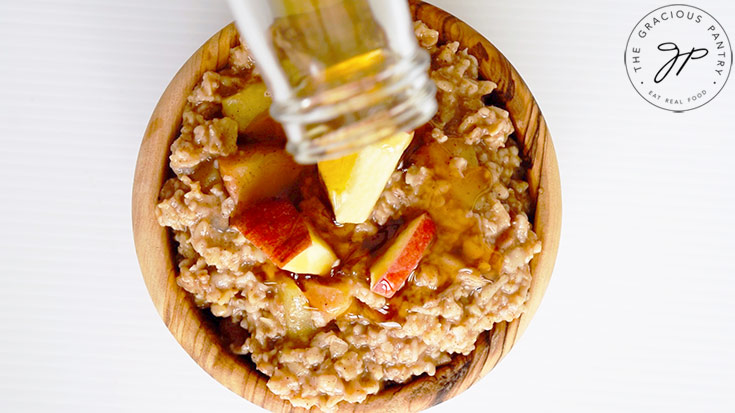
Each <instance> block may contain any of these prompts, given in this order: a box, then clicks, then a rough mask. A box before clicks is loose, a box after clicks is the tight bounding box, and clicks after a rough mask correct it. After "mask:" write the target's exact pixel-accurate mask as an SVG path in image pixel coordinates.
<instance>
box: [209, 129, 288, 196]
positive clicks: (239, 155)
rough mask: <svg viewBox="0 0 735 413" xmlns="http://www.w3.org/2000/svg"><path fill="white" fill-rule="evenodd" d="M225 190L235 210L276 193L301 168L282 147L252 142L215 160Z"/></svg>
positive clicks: (286, 185)
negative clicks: (235, 206) (232, 200)
mask: <svg viewBox="0 0 735 413" xmlns="http://www.w3.org/2000/svg"><path fill="white" fill-rule="evenodd" d="M217 163H218V164H219V171H220V174H221V175H222V181H223V183H224V185H225V189H226V190H227V193H229V194H230V196H231V197H232V198H234V199H235V200H236V201H237V209H238V210H239V209H242V208H244V207H247V206H248V205H249V204H251V203H253V202H254V201H258V200H260V199H263V198H269V197H272V196H275V195H278V194H279V193H280V192H282V191H284V190H285V189H287V188H288V187H290V186H291V185H293V184H294V182H296V179H297V178H298V176H299V173H300V172H301V170H302V167H301V166H300V165H298V164H297V163H296V162H294V161H293V158H292V157H291V155H289V154H288V153H286V151H284V150H283V149H282V148H281V147H279V146H276V145H268V144H262V143H255V144H252V145H247V146H245V147H244V148H242V149H240V150H238V151H237V152H235V153H233V154H232V155H229V156H226V157H224V158H219V159H218V160H217Z"/></svg>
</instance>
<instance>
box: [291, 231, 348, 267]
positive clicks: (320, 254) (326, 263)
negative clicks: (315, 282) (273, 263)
mask: <svg viewBox="0 0 735 413" xmlns="http://www.w3.org/2000/svg"><path fill="white" fill-rule="evenodd" d="M306 228H307V229H308V230H309V236H310V237H311V245H309V246H308V247H307V248H306V249H305V250H303V251H301V253H299V254H298V255H296V256H295V257H293V258H292V259H291V260H290V261H289V262H288V263H286V265H284V266H283V267H282V268H283V269H284V270H286V271H291V272H295V273H297V274H315V275H325V274H327V273H329V270H331V269H332V266H333V265H334V262H335V261H337V256H336V255H334V251H332V248H330V247H329V245H327V243H326V242H325V241H324V240H323V239H322V237H320V236H319V234H317V233H316V232H314V229H313V228H311V226H310V225H308V224H307V225H306Z"/></svg>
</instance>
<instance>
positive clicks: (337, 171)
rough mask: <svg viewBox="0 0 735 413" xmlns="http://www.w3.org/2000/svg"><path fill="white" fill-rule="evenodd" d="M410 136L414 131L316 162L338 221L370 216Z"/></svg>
mask: <svg viewBox="0 0 735 413" xmlns="http://www.w3.org/2000/svg"><path fill="white" fill-rule="evenodd" d="M412 138H413V132H411V133H404V132H401V133H398V134H396V135H393V136H391V137H389V138H387V139H385V140H382V141H380V142H377V143H374V144H372V145H369V146H367V147H365V148H363V149H361V150H360V151H359V152H356V153H353V154H350V155H347V156H344V157H342V158H338V159H333V160H328V161H322V162H319V174H320V175H321V177H322V180H323V181H324V184H325V185H326V187H327V194H328V195H329V200H330V201H331V203H332V209H333V210H334V217H335V219H336V220H337V222H340V223H353V224H359V223H362V222H365V220H367V219H368V218H369V217H370V214H371V213H372V211H373V207H374V206H375V203H376V202H377V201H378V198H379V197H380V194H381V193H382V192H383V189H385V184H386V183H387V182H388V179H389V178H390V176H391V174H392V173H393V171H395V169H396V166H397V165H398V161H399V160H400V159H401V155H402V154H403V151H405V150H406V148H407V147H408V145H409V144H410V143H411V139H412Z"/></svg>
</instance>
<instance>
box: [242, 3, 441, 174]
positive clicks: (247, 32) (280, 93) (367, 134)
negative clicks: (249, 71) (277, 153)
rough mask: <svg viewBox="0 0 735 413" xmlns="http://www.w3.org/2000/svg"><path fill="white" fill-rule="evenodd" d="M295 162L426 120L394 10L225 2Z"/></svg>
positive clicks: (431, 90)
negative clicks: (262, 82) (233, 16)
mask: <svg viewBox="0 0 735 413" xmlns="http://www.w3.org/2000/svg"><path fill="white" fill-rule="evenodd" d="M229 2H230V7H231V8H232V11H233V13H234V15H235V19H236V23H237V26H238V29H239V31H240V35H241V36H242V37H243V39H244V41H245V43H246V44H247V46H248V48H249V49H250V51H251V53H252V54H253V57H254V59H255V62H256V64H257V66H258V69H259V71H260V74H261V76H262V77H263V79H264V81H265V83H266V85H267V86H268V89H269V90H270V92H271V95H272V98H273V104H272V106H271V115H272V117H273V118H274V119H275V120H277V121H279V122H280V123H281V124H282V125H283V127H284V129H285V131H286V134H287V136H288V144H287V150H288V151H289V152H291V153H292V154H293V155H294V158H295V159H296V161H297V162H300V163H314V162H317V161H321V160H325V159H331V158H336V157H340V156H343V155H345V154H348V153H350V152H353V151H356V150H358V149H360V148H361V147H363V146H365V145H368V144H370V143H373V142H376V141H378V140H381V139H384V138H387V137H389V136H391V135H393V134H395V133H397V132H401V131H409V130H412V129H415V128H417V127H418V126H421V125H422V124H424V123H426V122H427V121H428V120H429V119H431V117H432V116H433V115H434V113H435V112H436V109H437V106H436V99H435V92H436V90H435V86H434V83H433V82H431V80H430V79H429V77H428V67H429V62H430V59H429V55H428V53H427V52H426V51H425V50H423V49H421V48H420V47H419V46H418V43H417V41H416V37H415V36H414V33H413V24H412V21H411V16H410V13H409V10H408V5H407V3H406V2H405V1H404V0H229Z"/></svg>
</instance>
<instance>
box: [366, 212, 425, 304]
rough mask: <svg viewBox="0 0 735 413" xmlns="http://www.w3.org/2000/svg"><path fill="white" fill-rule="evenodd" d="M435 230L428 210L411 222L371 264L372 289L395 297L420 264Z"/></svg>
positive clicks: (385, 295)
mask: <svg viewBox="0 0 735 413" xmlns="http://www.w3.org/2000/svg"><path fill="white" fill-rule="evenodd" d="M435 234H436V226H435V225H434V221H432V219H431V217H430V216H429V214H427V213H426V212H424V213H423V214H421V215H419V216H418V217H416V218H414V219H413V220H412V221H411V222H409V224H408V225H407V226H406V228H405V229H403V231H401V233H400V234H398V236H397V237H396V238H395V239H394V240H393V243H392V244H390V245H389V246H388V248H387V249H386V250H385V252H384V253H383V255H381V256H380V258H378V260H377V261H375V263H373V265H372V266H370V289H371V290H372V291H373V292H374V293H376V294H379V295H382V296H383V297H386V298H391V297H393V294H395V293H396V291H398V290H400V289H401V287H403V284H405V282H406V280H407V279H408V276H409V275H411V272H413V270H415V269H416V267H417V266H418V265H419V261H421V258H422V257H423V256H424V253H425V252H426V250H427V249H428V248H429V244H431V241H432V240H433V239H434V236H435Z"/></svg>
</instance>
